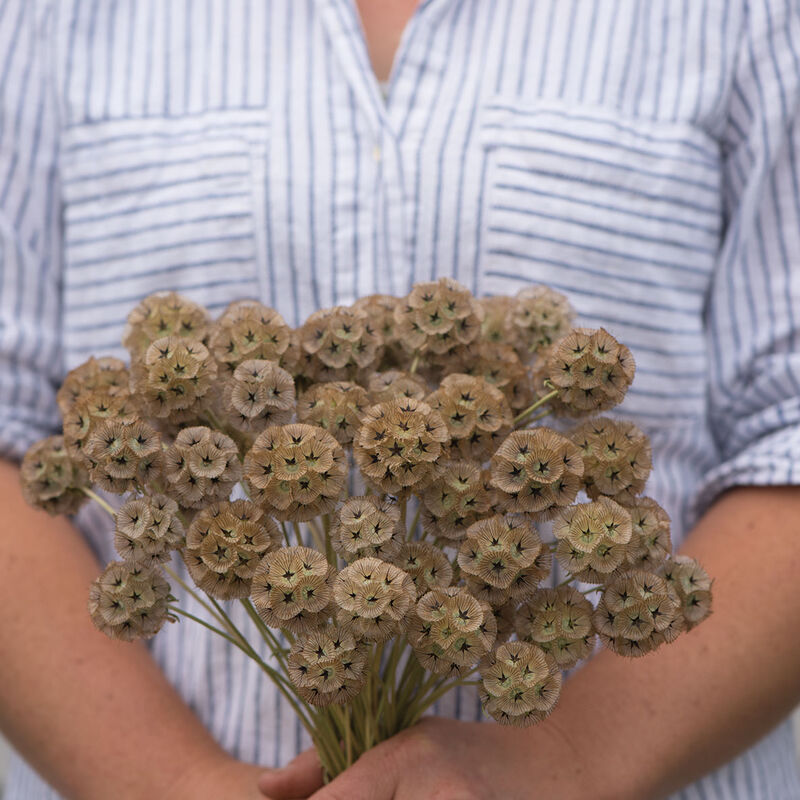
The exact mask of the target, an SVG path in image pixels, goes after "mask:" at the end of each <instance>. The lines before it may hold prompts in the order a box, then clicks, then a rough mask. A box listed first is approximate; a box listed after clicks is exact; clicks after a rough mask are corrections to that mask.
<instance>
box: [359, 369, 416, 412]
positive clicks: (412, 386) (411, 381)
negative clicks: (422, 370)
mask: <svg viewBox="0 0 800 800" xmlns="http://www.w3.org/2000/svg"><path fill="white" fill-rule="evenodd" d="M367 391H368V392H369V396H370V400H371V401H372V404H373V405H374V404H376V403H385V402H387V401H388V400H394V399H396V398H397V399H400V398H403V397H410V398H411V399H412V400H424V399H425V397H426V396H427V395H428V386H427V384H426V383H425V381H424V380H423V379H422V378H421V377H420V376H419V375H415V374H412V373H410V372H402V371H401V370H397V369H390V370H387V371H386V372H373V373H372V375H370V376H369V381H368V383H367Z"/></svg>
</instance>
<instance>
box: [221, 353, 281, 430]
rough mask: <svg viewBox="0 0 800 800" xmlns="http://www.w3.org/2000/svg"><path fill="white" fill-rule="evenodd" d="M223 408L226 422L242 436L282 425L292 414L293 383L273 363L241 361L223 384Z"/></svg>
mask: <svg viewBox="0 0 800 800" xmlns="http://www.w3.org/2000/svg"><path fill="white" fill-rule="evenodd" d="M222 408H223V413H224V416H225V419H226V421H228V422H230V424H231V425H232V426H233V427H234V428H236V429H237V430H239V431H242V432H243V433H253V432H260V431H262V430H264V428H266V427H267V426H269V425H285V424H286V423H287V422H289V421H291V419H292V415H293V414H294V410H295V389H294V379H293V378H292V376H291V375H290V374H289V373H288V372H287V371H286V370H285V369H282V368H281V367H279V366H278V365H277V364H276V363H275V362H274V361H263V360H255V359H254V360H247V361H243V362H242V363H241V364H239V365H238V366H237V367H236V369H235V370H234V372H233V375H232V377H230V378H228V380H227V381H225V384H224V388H223V390H222Z"/></svg>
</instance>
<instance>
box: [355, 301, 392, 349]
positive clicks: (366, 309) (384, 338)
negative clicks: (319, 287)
mask: <svg viewBox="0 0 800 800" xmlns="http://www.w3.org/2000/svg"><path fill="white" fill-rule="evenodd" d="M399 303H400V299H399V298H397V297H392V296H391V295H388V294H370V295H367V296H366V297H359V298H358V300H356V302H355V303H353V309H355V310H356V311H359V312H363V313H364V314H366V316H367V319H368V320H369V321H370V325H371V326H372V328H373V329H374V330H375V331H377V333H378V335H379V336H380V338H381V342H382V343H383V344H384V345H391V344H393V343H394V342H395V341H396V339H397V336H396V335H395V321H394V310H395V308H396V307H397V306H398V305H399Z"/></svg>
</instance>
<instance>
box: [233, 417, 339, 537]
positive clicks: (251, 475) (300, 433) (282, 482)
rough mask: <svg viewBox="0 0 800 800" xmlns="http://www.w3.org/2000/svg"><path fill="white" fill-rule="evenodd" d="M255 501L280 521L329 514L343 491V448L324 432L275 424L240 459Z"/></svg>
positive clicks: (299, 519)
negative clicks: (242, 460)
mask: <svg viewBox="0 0 800 800" xmlns="http://www.w3.org/2000/svg"><path fill="white" fill-rule="evenodd" d="M244 472H245V478H246V480H247V484H248V485H249V487H250V494H251V497H252V498H253V500H255V501H256V502H257V503H259V504H261V505H263V506H264V507H265V508H267V509H268V510H269V511H270V513H271V514H272V515H273V516H275V517H277V518H278V519H281V520H294V521H296V522H297V521H305V520H309V519H312V518H314V517H317V516H319V515H320V514H327V513H328V512H330V511H332V510H333V508H334V506H335V505H336V502H337V501H338V499H339V497H340V496H341V494H342V491H343V489H344V480H345V474H346V465H345V460H344V451H343V450H342V446H341V445H340V444H339V443H338V442H337V441H336V439H334V438H333V436H331V434H330V433H328V432H327V431H326V430H323V429H322V428H319V427H317V426H315V425H305V424H302V423H298V424H293V425H274V426H272V427H269V428H267V429H266V430H265V431H263V433H261V434H259V436H258V438H257V439H256V440H255V442H254V443H253V446H252V447H251V448H250V450H249V451H248V453H247V455H246V456H245V460H244Z"/></svg>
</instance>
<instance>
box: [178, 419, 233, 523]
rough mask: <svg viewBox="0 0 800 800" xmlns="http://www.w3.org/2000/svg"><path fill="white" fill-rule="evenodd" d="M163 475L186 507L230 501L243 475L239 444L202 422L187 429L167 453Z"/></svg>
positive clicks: (181, 503) (198, 506) (179, 500)
mask: <svg viewBox="0 0 800 800" xmlns="http://www.w3.org/2000/svg"><path fill="white" fill-rule="evenodd" d="M164 475H165V477H166V479H167V483H168V485H169V487H170V488H171V490H172V492H174V496H175V498H176V500H177V501H178V502H179V503H180V505H182V506H184V507H186V508H200V507H202V506H204V505H205V504H206V503H209V502H213V501H214V500H227V499H228V498H229V497H230V494H231V491H232V490H233V487H234V486H235V485H236V484H237V483H238V482H239V479H240V478H241V476H242V468H241V464H240V463H239V451H238V450H237V448H236V443H235V442H234V441H233V439H231V438H230V436H226V435H225V434H224V433H220V432H219V431H215V430H212V429H211V428H207V427H205V426H203V425H197V426H195V427H192V428H184V429H183V430H182V431H180V432H179V433H178V435H177V436H176V437H175V441H174V442H173V443H172V445H170V447H169V449H168V450H167V452H166V454H165V458H164Z"/></svg>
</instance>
